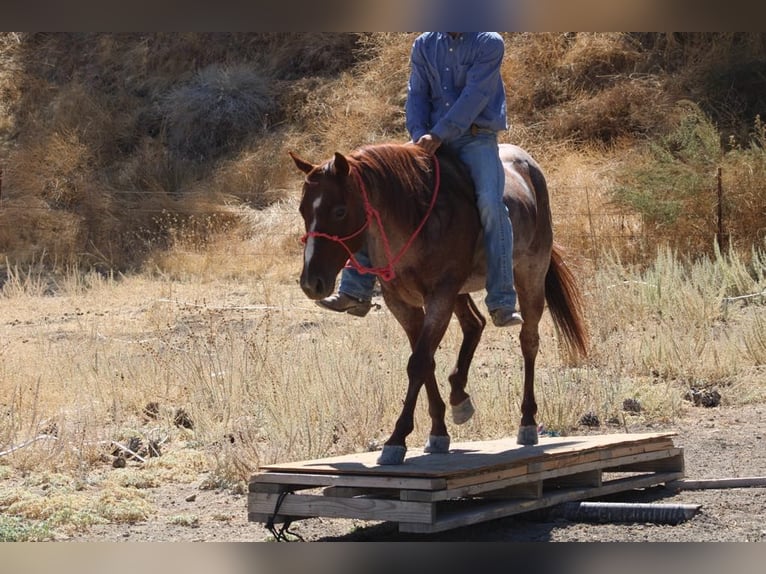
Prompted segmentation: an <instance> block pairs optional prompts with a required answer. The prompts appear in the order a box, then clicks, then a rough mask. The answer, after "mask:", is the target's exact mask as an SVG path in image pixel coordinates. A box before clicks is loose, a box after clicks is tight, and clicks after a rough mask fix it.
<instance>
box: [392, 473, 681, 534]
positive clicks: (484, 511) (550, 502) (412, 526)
mask: <svg viewBox="0 0 766 574" xmlns="http://www.w3.org/2000/svg"><path fill="white" fill-rule="evenodd" d="M679 475H680V473H678V472H668V473H658V474H653V475H649V476H638V477H626V478H620V479H617V480H614V481H611V482H609V483H605V484H602V485H601V486H599V487H592V488H574V489H569V490H560V491H555V492H551V493H548V494H544V495H543V497H542V498H540V499H537V500H508V501H498V500H492V501H481V500H479V501H476V503H475V504H474V505H473V506H470V507H465V508H461V510H459V511H456V512H449V511H447V512H440V513H438V514H437V517H436V520H434V521H433V522H431V523H430V524H424V523H414V522H400V524H399V530H400V531H401V532H412V533H424V534H430V533H434V532H443V531H445V530H450V529H452V528H458V527H461V526H469V525H471V524H478V523H480V522H486V521H488V520H496V519H498V518H505V517H507V516H512V515H514V514H520V513H522V512H528V511H531V510H539V509H541V508H547V507H549V506H554V505H556V504H560V503H562V502H570V501H573V500H583V499H586V498H592V497H594V496H605V495H607V494H614V493H617V492H623V491H626V490H632V489H635V488H645V487H647V486H654V485H656V484H661V483H663V482H668V481H671V480H675V479H677V478H679Z"/></svg>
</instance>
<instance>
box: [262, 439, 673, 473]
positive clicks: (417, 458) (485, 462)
mask: <svg viewBox="0 0 766 574" xmlns="http://www.w3.org/2000/svg"><path fill="white" fill-rule="evenodd" d="M673 434H674V433H642V434H622V435H613V434H610V435H589V436H572V437H541V438H540V443H539V444H538V445H535V446H520V445H518V444H516V441H515V439H513V438H503V439H497V440H492V441H476V442H466V443H455V444H453V446H452V448H451V449H450V452H449V453H444V454H442V453H434V454H426V453H423V450H422V449H410V451H409V452H408V456H407V457H406V459H405V461H404V464H401V465H396V466H381V465H378V464H377V457H378V456H379V453H377V452H364V453H356V454H350V455H344V456H338V457H329V458H323V459H315V460H306V461H298V462H292V463H281V464H272V465H264V466H263V467H261V470H263V471H279V472H294V473H302V472H305V473H311V474H333V475H346V474H353V475H357V476H358V475H377V476H388V477H394V476H396V477H405V476H409V477H412V476H418V477H421V478H423V477H454V476H459V475H466V474H473V473H476V472H477V471H489V470H494V469H499V468H504V467H508V466H513V465H517V464H528V463H529V462H530V461H533V460H540V459H545V458H550V457H558V456H566V455H567V454H572V453H575V454H578V455H579V454H580V453H582V452H587V451H593V450H599V449H603V448H608V447H610V446H617V448H620V449H625V448H629V447H630V445H633V444H636V445H645V448H654V449H655V450H656V449H659V448H663V445H665V444H666V443H667V441H668V437H670V436H672V435H673ZM654 445H657V446H656V447H655V446H654Z"/></svg>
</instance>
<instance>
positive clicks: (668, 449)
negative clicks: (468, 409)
mask: <svg viewBox="0 0 766 574" xmlns="http://www.w3.org/2000/svg"><path fill="white" fill-rule="evenodd" d="M673 436H674V433H650V434H619V435H618V434H614V435H594V436H574V437H560V438H559V437H556V438H545V437H541V438H540V444H538V445H536V446H527V447H522V446H519V445H517V444H516V440H515V438H513V439H512V438H505V439H500V440H493V441H482V442H466V443H456V444H453V445H452V448H451V449H450V452H449V453H448V454H425V453H423V451H422V450H418V449H410V450H409V451H408V453H407V457H406V459H405V462H404V464H402V465H399V466H379V465H377V464H376V463H375V461H376V459H377V457H378V454H379V453H377V452H366V453H359V454H352V455H346V456H339V457H333V458H323V459H318V460H307V461H301V462H292V463H284V464H273V465H268V466H264V467H262V468H261V472H259V473H258V474H256V475H254V476H253V477H252V479H251V480H250V489H249V490H250V493H249V496H248V518H249V520H250V521H252V522H267V521H268V520H269V519H270V518H271V519H273V521H274V523H276V524H278V523H282V522H285V521H286V520H296V519H299V518H307V517H312V516H323V517H330V518H358V519H362V520H376V521H380V520H383V521H394V522H398V523H399V530H400V531H401V532H423V533H430V532H439V531H443V530H448V529H451V528H456V527H459V526H466V525H469V524H475V523H478V522H484V521H487V520H493V519H496V518H502V517H505V516H510V515H513V514H518V513H522V512H527V511H530V510H536V509H540V508H545V507H549V506H553V505H556V504H559V503H562V502H569V501H573V500H585V499H589V498H594V497H598V496H603V495H607V494H613V493H617V492H622V491H626V490H632V489H636V488H645V487H649V486H654V485H658V484H662V483H665V482H668V481H671V480H676V479H678V478H682V477H683V476H684V461H683V449H681V448H677V447H675V446H674V445H673V441H672V437H673Z"/></svg>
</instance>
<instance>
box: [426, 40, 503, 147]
mask: <svg viewBox="0 0 766 574" xmlns="http://www.w3.org/2000/svg"><path fill="white" fill-rule="evenodd" d="M504 53H505V44H504V43H503V40H502V39H501V38H494V37H491V36H488V37H485V39H483V40H482V42H481V45H480V46H479V50H478V53H477V55H476V59H475V60H474V62H473V63H472V64H471V67H470V68H469V69H468V72H467V76H466V84H465V87H464V88H463V90H462V91H461V92H460V97H458V99H457V101H455V103H454V105H453V106H452V107H451V108H450V110H449V111H448V112H447V113H446V114H445V115H444V116H443V117H442V118H441V119H440V120H439V122H438V123H437V124H436V125H435V126H434V127H433V129H431V133H433V134H434V135H436V136H438V137H439V138H441V139H442V140H443V141H449V140H450V139H454V138H456V137H458V136H460V135H461V134H463V133H465V132H466V131H468V129H469V128H470V127H471V124H472V123H474V121H475V120H476V118H477V117H478V116H479V114H480V113H481V112H482V110H483V109H484V108H485V106H486V105H487V103H488V102H489V101H490V98H491V97H492V95H493V94H494V93H495V91H496V90H497V89H498V86H501V85H502V84H501V82H502V79H501V76H500V68H501V65H502V62H503V55H504Z"/></svg>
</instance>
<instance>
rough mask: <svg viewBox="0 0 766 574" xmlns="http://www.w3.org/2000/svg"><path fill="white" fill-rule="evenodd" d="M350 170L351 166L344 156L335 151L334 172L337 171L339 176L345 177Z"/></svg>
mask: <svg viewBox="0 0 766 574" xmlns="http://www.w3.org/2000/svg"><path fill="white" fill-rule="evenodd" d="M350 171H351V168H350V167H349V165H348V160H347V159H346V156H344V155H343V154H342V153H339V152H337V151H336V152H335V173H337V174H338V175H339V176H341V177H346V176H347V175H348V174H349V172H350Z"/></svg>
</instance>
